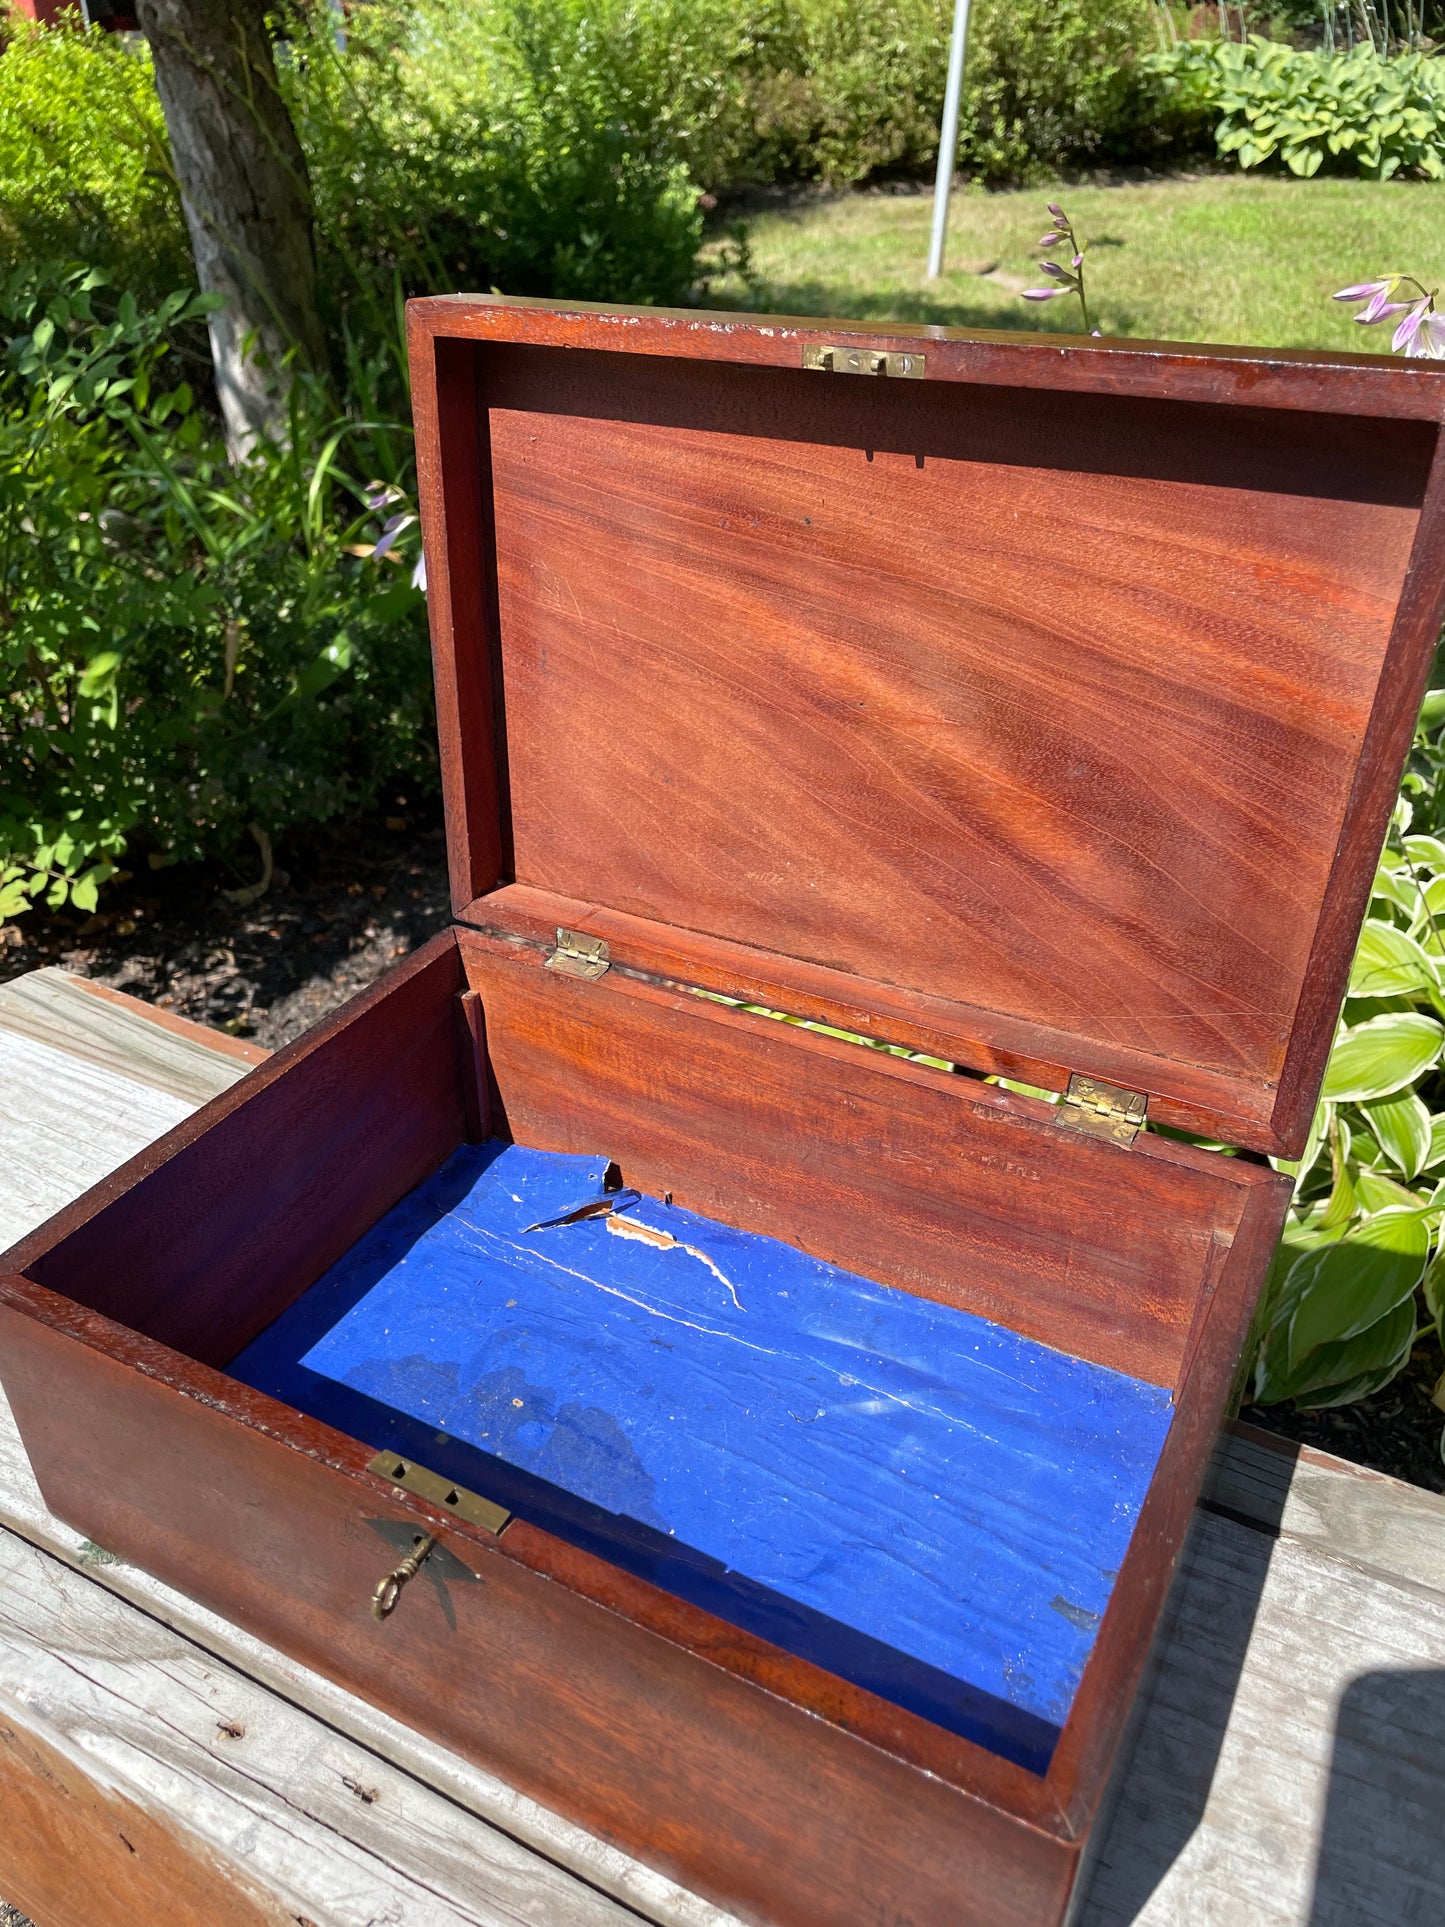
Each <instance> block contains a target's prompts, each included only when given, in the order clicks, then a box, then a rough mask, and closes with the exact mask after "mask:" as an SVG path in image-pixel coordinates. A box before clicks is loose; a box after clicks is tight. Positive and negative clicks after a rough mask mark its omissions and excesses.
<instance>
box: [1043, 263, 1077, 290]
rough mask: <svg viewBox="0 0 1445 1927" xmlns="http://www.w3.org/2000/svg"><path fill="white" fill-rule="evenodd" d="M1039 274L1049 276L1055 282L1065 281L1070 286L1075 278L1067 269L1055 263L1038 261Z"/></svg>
mask: <svg viewBox="0 0 1445 1927" xmlns="http://www.w3.org/2000/svg"><path fill="white" fill-rule="evenodd" d="M1039 273H1040V274H1051V275H1052V276H1053V277H1054V279H1055V280H1056V281H1067V282H1069V283H1071V284H1072V283H1073V281H1074V280H1075V277H1074V276H1073V275H1072V274H1070V273H1069V270H1068V269H1067V268H1061V267H1060V266H1059V264H1058V262H1057V261H1040V263H1039Z"/></svg>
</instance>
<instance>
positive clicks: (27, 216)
mask: <svg viewBox="0 0 1445 1927" xmlns="http://www.w3.org/2000/svg"><path fill="white" fill-rule="evenodd" d="M0 4H3V0H0ZM951 18H952V7H951V4H950V0H868V4H866V5H858V4H856V3H855V0H371V4H369V5H367V6H366V7H356V8H353V9H351V10H350V12H349V13H348V16H347V32H346V44H345V47H344V50H343V49H339V48H338V47H337V44H336V39H335V32H334V27H335V22H334V17H333V16H332V15H331V14H330V13H329V12H328V11H327V10H326V9H325V8H321V7H310V8H308V7H302V6H299V5H298V6H297V7H296V9H295V11H294V13H293V14H292V15H291V16H289V17H288V25H287V33H288V47H287V49H286V51H285V55H284V57H283V59H282V62H281V78H282V84H283V87H284V89H285V92H286V95H287V99H288V102H289V105H290V107H291V110H292V113H293V116H294V118H295V120H296V123H297V128H298V131H299V133H300V136H301V141H302V145H303V148H304V150H305V152H306V155H307V159H308V162H309V164H310V168H311V172H312V177H313V182H314V185H315V190H316V198H317V212H318V253H319V257H320V267H321V274H322V283H323V288H324V290H325V293H326V298H327V300H328V303H329V305H330V307H331V310H332V318H333V320H335V319H336V317H337V315H338V314H339V313H341V312H349V313H351V314H352V315H353V316H356V315H357V314H358V312H359V309H364V319H365V325H366V327H367V329H368V331H369V332H370V334H371V336H372V338H373V339H375V338H377V337H378V333H379V331H382V330H385V331H387V332H389V331H390V329H391V315H392V301H393V292H394V286H395V284H396V283H397V282H398V281H399V282H400V285H401V287H402V288H403V290H404V291H405V292H408V293H411V292H422V291H437V290H444V289H450V288H456V287H469V288H490V287H494V286H495V287H500V288H503V289H505V290H506V291H508V292H510V293H533V294H556V295H565V296H576V297H581V298H589V299H596V300H616V301H650V300H676V299H678V298H680V297H683V296H685V295H686V294H687V292H688V290H689V288H690V287H691V285H692V283H693V282H694V280H695V277H696V273H697V252H698V245H699V241H700V237H701V214H700V210H699V207H698V202H697V191H698V190H699V189H705V190H707V191H708V192H710V193H712V194H715V195H716V194H722V193H727V192H730V191H732V190H735V189H737V188H739V187H744V186H748V185H753V184H759V183H767V182H775V181H812V180H817V181H822V182H826V183H828V184H830V185H840V184H843V183H847V182H855V181H861V180H864V179H866V178H868V177H869V176H870V175H876V174H878V173H884V172H886V173H892V174H912V175H917V174H919V173H922V172H925V171H926V170H927V169H929V168H930V167H931V166H932V164H933V161H934V159H935V156H936V149H937V138H938V133H937V130H938V122H939V116H940V114H941V111H942V97H943V84H944V74H945V68H946V52H947V46H948V36H949V28H950V23H951ZM10 33H11V42H12V44H11V46H10V48H9V51H8V52H7V53H6V55H5V57H4V59H3V61H0V261H5V260H10V261H15V260H19V259H28V258H44V257H56V258H60V257H64V258H70V259H84V260H87V261H89V262H91V263H92V264H93V265H96V266H99V267H101V268H102V269H103V270H105V271H106V273H107V274H108V275H109V277H110V279H111V281H112V283H113V285H115V286H117V287H126V288H129V289H130V290H131V291H132V292H133V293H134V294H135V295H136V297H137V299H138V300H139V301H140V302H141V304H142V305H143V306H145V305H151V304H154V302H155V301H158V300H159V299H160V298H161V297H162V296H163V295H164V294H165V293H167V292H168V291H169V290H170V289H171V288H172V287H175V286H177V285H180V284H181V283H182V282H183V281H184V280H185V279H186V278H188V276H189V273H190V269H189V256H188V252H187V246H186V237H185V232H184V226H183V222H182V219H181V214H180V204H179V198H178V196H177V193H176V190H175V186H174V182H173V180H172V179H171V174H170V162H169V153H168V149H167V145H166V140H165V132H164V126H163V123H162V120H161V116H160V110H159V107H158V104H157V101H156V98H155V93H154V89H153V87H152V85H151V79H150V64H149V57H148V55H147V54H146V52H145V49H144V47H140V48H138V49H136V50H134V51H128V50H126V49H125V48H123V47H122V46H121V45H120V44H119V43H118V42H117V41H116V40H115V39H114V37H112V36H107V35H104V34H102V33H100V32H99V31H98V30H97V31H95V32H91V33H81V32H79V31H75V30H72V29H46V30H41V29H37V28H34V27H29V26H25V25H24V24H23V23H17V24H16V25H14V27H13V28H12V29H11V30H10ZM1155 44H1156V30H1155V26H1154V22H1153V15H1152V12H1151V9H1150V5H1149V0H978V4H977V6H976V8H975V17H974V22H973V27H972V33H971V44H970V54H969V66H968V76H967V83H966V87H965V98H964V107H963V122H962V133H961V140H960V158H961V162H962V164H963V166H964V167H965V168H967V169H968V170H970V171H971V172H973V173H974V174H975V175H976V176H977V177H979V178H981V179H985V180H1003V179H1012V178H1015V177H1019V176H1023V175H1027V174H1030V173H1034V172H1038V171H1040V170H1043V169H1048V168H1056V167H1058V166H1060V165H1064V164H1071V163H1076V162H1089V161H1096V160H1101V159H1105V158H1116V159H1127V158H1129V157H1131V156H1133V155H1137V154H1141V153H1151V152H1153V151H1155V149H1157V147H1158V145H1159V143H1160V141H1161V140H1162V139H1163V138H1164V137H1165V134H1166V132H1168V131H1170V130H1174V131H1177V127H1178V125H1179V124H1180V116H1181V115H1182V116H1185V117H1186V118H1187V115H1188V114H1189V113H1195V114H1196V115H1197V113H1198V112H1199V111H1200V110H1199V109H1198V106H1197V103H1194V104H1190V103H1188V102H1186V101H1185V100H1184V97H1183V96H1182V95H1179V94H1178V90H1177V89H1176V96H1177V98H1176V100H1175V104H1174V105H1171V106H1169V107H1167V108H1165V107H1162V106H1161V104H1160V103H1161V101H1162V99H1163V94H1162V82H1161V81H1160V80H1158V79H1157V78H1152V77H1146V76H1144V74H1143V70H1142V68H1141V65H1140V63H1139V62H1137V61H1136V60H1135V58H1134V52H1133V49H1134V47H1135V46H1136V45H1138V46H1145V47H1152V46H1154V45H1155Z"/></svg>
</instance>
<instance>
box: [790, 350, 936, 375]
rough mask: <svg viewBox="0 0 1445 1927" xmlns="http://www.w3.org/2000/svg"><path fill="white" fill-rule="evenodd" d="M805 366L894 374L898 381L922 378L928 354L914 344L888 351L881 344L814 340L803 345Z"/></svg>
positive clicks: (833, 371) (847, 372)
mask: <svg viewBox="0 0 1445 1927" xmlns="http://www.w3.org/2000/svg"><path fill="white" fill-rule="evenodd" d="M803 366H804V367H805V368H811V369H813V370H814V371H815V372H819V373H822V374H827V375H890V376H892V378H893V379H894V380H895V381H922V380H923V379H924V377H925V375H926V372H927V362H926V360H925V358H924V356H922V355H918V354H915V353H914V352H913V350H912V349H911V348H910V349H905V350H903V351H902V353H893V354H885V353H884V352H883V350H882V349H881V348H834V347H832V346H830V345H829V344H828V343H826V342H811V341H810V342H809V343H808V345H807V346H806V347H805V348H804V349H803Z"/></svg>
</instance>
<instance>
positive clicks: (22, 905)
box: [0, 877, 30, 923]
mask: <svg viewBox="0 0 1445 1927" xmlns="http://www.w3.org/2000/svg"><path fill="white" fill-rule="evenodd" d="M29 908H30V893H29V891H28V890H27V889H26V887H25V880H24V878H23V877H17V878H16V879H15V880H14V881H13V882H11V883H6V884H0V923H3V922H4V920H5V919H6V917H19V916H23V915H24V914H25V912H26V911H27V910H28V909H29Z"/></svg>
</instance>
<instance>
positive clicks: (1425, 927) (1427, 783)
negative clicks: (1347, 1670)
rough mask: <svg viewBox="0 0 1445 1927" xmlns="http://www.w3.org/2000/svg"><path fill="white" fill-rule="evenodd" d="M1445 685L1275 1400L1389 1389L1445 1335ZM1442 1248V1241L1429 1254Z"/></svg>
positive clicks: (1289, 1256)
mask: <svg viewBox="0 0 1445 1927" xmlns="http://www.w3.org/2000/svg"><path fill="white" fill-rule="evenodd" d="M1442 1055H1445V690H1437V691H1435V692H1433V693H1432V694H1431V695H1430V696H1429V697H1428V698H1427V699H1426V703H1425V707H1424V710H1423V712H1422V715H1421V720H1420V726H1419V729H1418V731H1417V734H1416V739H1415V751H1414V754H1413V756H1412V758H1411V767H1410V769H1409V771H1408V772H1407V774H1406V777H1405V783H1404V788H1403V790H1402V792H1401V796H1400V801H1399V803H1398V805H1397V807H1396V811H1395V817H1394V823H1393V827H1392V829H1391V832H1390V836H1389V839H1388V841H1387V844H1386V847H1385V852H1384V855H1383V857H1382V859H1381V862H1380V867H1379V871H1378V873H1377V876H1376V880H1375V888H1374V895H1373V898H1372V900H1371V905H1370V915H1369V919H1368V921H1367V922H1366V924H1365V928H1364V932H1363V934H1362V936H1361V938H1360V945H1359V950H1358V953H1357V954H1356V957H1355V963H1354V970H1353V973H1352V975H1351V979H1350V991H1349V996H1348V998H1347V1000H1346V1003H1345V1008H1344V1014H1343V1017H1342V1020H1341V1025H1340V1032H1339V1036H1338V1038H1337V1039H1336V1043H1335V1048H1334V1051H1333V1053H1332V1055H1331V1057H1330V1063H1329V1068H1328V1070H1327V1072H1326V1074H1325V1083H1324V1094H1323V1097H1322V1099H1321V1102H1320V1106H1319V1110H1318V1111H1317V1113H1316V1115H1315V1120H1314V1126H1313V1129H1312V1131H1311V1134H1310V1141H1309V1144H1308V1146H1307V1148H1306V1150H1305V1153H1304V1156H1303V1157H1302V1158H1301V1159H1300V1161H1299V1163H1298V1165H1296V1166H1289V1165H1285V1166H1283V1167H1282V1168H1283V1169H1286V1170H1290V1169H1293V1170H1294V1171H1295V1174H1296V1189H1295V1202H1294V1206H1293V1208H1292V1210H1291V1212H1290V1217H1289V1222H1288V1224H1287V1226H1286V1229H1285V1234H1284V1239H1283V1241H1282V1243H1281V1245H1280V1249H1279V1253H1278V1255H1277V1257H1276V1260H1275V1264H1274V1268H1273V1270H1272V1272H1271V1277H1270V1283H1269V1286H1268V1288H1267V1292H1266V1297H1265V1300H1264V1305H1263V1311H1262V1320H1261V1329H1262V1333H1263V1338H1262V1343H1261V1346H1260V1350H1259V1354H1258V1360H1257V1364H1256V1367H1255V1379H1254V1393H1255V1397H1256V1398H1257V1399H1258V1400H1259V1401H1260V1403H1262V1404H1273V1403H1276V1402H1277V1401H1279V1400H1282V1399H1293V1400H1294V1402H1295V1403H1296V1405H1300V1406H1305V1407H1309V1406H1321V1405H1345V1404H1349V1403H1352V1402H1353V1401H1354V1400H1356V1399H1359V1398H1365V1397H1368V1396H1369V1394H1370V1393H1372V1392H1376V1391H1378V1390H1380V1388H1381V1387H1382V1386H1384V1385H1386V1384H1388V1383H1389V1381H1390V1380H1391V1379H1392V1378H1393V1377H1394V1376H1395V1375H1396V1373H1397V1372H1399V1371H1400V1370H1401V1369H1402V1368H1403V1367H1404V1365H1405V1363H1406V1361H1407V1360H1408V1358H1409V1356H1410V1352H1411V1349H1412V1348H1413V1346H1414V1344H1415V1341H1416V1338H1417V1336H1418V1318H1417V1304H1418V1306H1419V1308H1420V1310H1422V1311H1423V1312H1424V1315H1425V1316H1426V1318H1427V1319H1428V1320H1429V1321H1431V1322H1432V1323H1433V1324H1434V1326H1435V1329H1436V1332H1437V1334H1438V1336H1439V1337H1440V1339H1441V1342H1442V1343H1445V1243H1442V1237H1445V1233H1442V1226H1445V1068H1442ZM1432 1254H1433V1256H1432Z"/></svg>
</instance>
